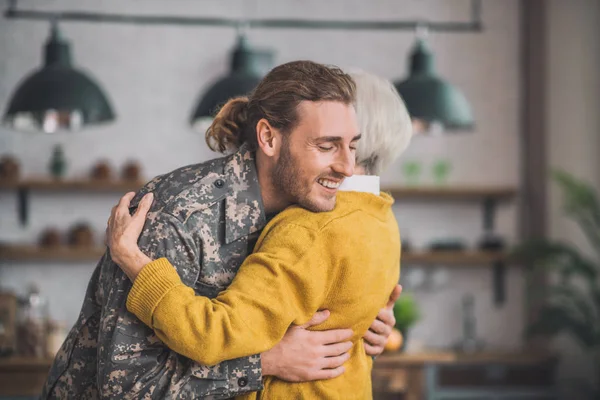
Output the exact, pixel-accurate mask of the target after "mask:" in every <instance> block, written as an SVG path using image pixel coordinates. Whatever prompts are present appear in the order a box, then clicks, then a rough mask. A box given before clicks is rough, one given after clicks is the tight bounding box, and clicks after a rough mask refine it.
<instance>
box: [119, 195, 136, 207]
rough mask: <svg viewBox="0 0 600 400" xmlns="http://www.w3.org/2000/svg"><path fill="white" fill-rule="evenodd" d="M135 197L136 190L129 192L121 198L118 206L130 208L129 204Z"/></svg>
mask: <svg viewBox="0 0 600 400" xmlns="http://www.w3.org/2000/svg"><path fill="white" fill-rule="evenodd" d="M134 197H135V192H127V193H125V195H124V196H123V197H121V200H119V204H118V207H126V208H129V204H131V200H133V198H134Z"/></svg>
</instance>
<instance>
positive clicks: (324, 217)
mask: <svg viewBox="0 0 600 400" xmlns="http://www.w3.org/2000/svg"><path fill="white" fill-rule="evenodd" d="M353 78H354V79H355V80H356V83H357V101H356V107H357V109H358V110H359V120H360V132H361V140H360V142H359V143H358V147H359V149H360V151H359V152H358V154H357V155H356V168H355V174H356V175H355V176H353V177H350V178H346V180H344V185H345V186H348V187H347V189H346V190H344V191H343V192H341V193H338V194H337V196H336V205H335V209H333V210H329V211H327V212H311V211H309V210H308V209H306V208H302V207H298V206H292V207H288V208H287V209H285V210H284V211H282V212H281V213H279V214H278V215H277V216H276V217H275V218H273V219H272V220H271V221H270V222H269V223H268V224H267V226H266V227H265V229H264V230H263V232H262V234H261V236H260V238H259V240H258V243H257V244H256V247H255V249H254V253H253V254H252V255H250V256H249V257H248V258H247V259H246V260H245V261H244V263H243V264H242V266H241V267H240V270H239V271H238V273H237V275H236V277H235V279H234V280H233V282H232V283H231V285H230V286H229V287H228V288H227V290H225V291H224V292H221V293H220V294H219V295H218V296H217V297H216V299H213V300H210V299H208V298H207V297H203V296H197V295H196V294H195V293H194V291H193V290H192V289H191V288H189V287H187V286H185V285H184V284H182V283H181V279H180V278H179V276H178V275H177V273H176V272H175V270H174V267H173V265H172V264H170V262H169V260H168V259H166V258H161V259H158V260H154V261H152V260H150V259H149V258H147V259H146V260H145V261H146V262H147V264H146V265H145V266H144V265H141V264H138V263H134V264H120V265H119V266H120V267H121V268H122V269H123V270H124V271H125V273H126V274H127V275H128V276H129V277H130V279H131V280H132V281H133V282H134V286H133V289H132V290H131V292H130V294H129V296H128V302H127V307H128V309H129V310H130V311H131V312H133V313H134V314H135V315H136V316H137V317H139V318H140V319H141V320H142V321H144V323H145V324H147V325H148V326H150V327H151V328H153V329H154V331H155V332H156V333H157V335H158V336H159V338H160V339H161V340H162V341H163V342H164V343H165V344H166V345H168V346H169V347H170V348H172V349H174V350H176V351H178V352H179V353H181V354H185V355H186V356H188V357H190V358H191V359H193V360H196V361H199V362H203V363H205V364H209V365H210V364H216V363H218V362H221V361H223V360H226V359H230V358H235V357H240V356H247V355H250V354H254V353H256V352H261V351H266V350H268V349H270V348H272V347H273V346H274V345H275V344H277V343H278V342H279V340H280V339H281V337H283V335H284V334H285V332H286V330H287V329H288V328H289V326H290V325H292V324H302V323H304V322H306V321H307V320H308V319H310V317H311V315H312V314H313V313H314V312H315V311H317V310H318V309H323V308H326V309H328V310H330V311H331V313H332V314H331V318H330V319H329V320H328V321H327V324H328V325H327V326H329V327H338V328H340V327H348V326H350V327H352V329H353V331H354V335H353V337H352V342H353V348H352V350H351V352H350V353H351V356H350V358H349V360H348V361H347V362H346V363H345V367H346V371H345V373H344V374H343V375H341V376H339V377H337V378H335V379H331V380H324V381H316V382H302V383H290V382H285V381H282V380H279V379H277V378H272V377H267V378H266V379H265V380H264V390H263V391H261V392H259V393H256V392H255V393H252V394H251V395H246V396H242V397H243V398H261V399H262V398H273V399H279V398H281V399H283V398H290V399H330V398H331V399H333V398H343V399H361V400H365V399H370V398H372V389H371V381H370V374H371V358H370V357H369V356H368V355H367V354H366V353H365V351H364V348H363V345H362V340H361V337H362V336H363V335H364V334H365V333H366V331H367V329H368V327H369V324H370V321H371V320H372V319H373V318H374V317H375V315H376V314H377V312H378V311H379V308H380V307H381V306H382V305H383V304H385V302H386V301H387V300H388V299H387V293H388V292H389V291H391V290H392V288H393V287H394V286H395V285H396V283H397V281H398V275H399V268H398V267H399V264H400V262H399V260H400V240H399V235H398V224H397V222H396V219H395V218H394V214H393V212H392V209H391V205H392V203H393V200H392V198H391V197H390V196H389V195H387V194H385V193H383V194H382V193H380V191H379V178H378V176H377V175H379V174H380V173H381V172H382V170H383V169H385V168H386V167H387V166H389V165H390V164H391V163H392V161H393V160H394V159H395V158H396V157H398V156H399V154H400V153H401V152H402V151H403V150H404V148H405V147H406V145H407V144H408V142H409V140H410V137H411V135H412V129H411V122H410V117H409V115H408V112H407V110H406V107H405V106H404V104H403V102H402V100H401V99H400V97H399V95H398V93H397V92H396V90H395V89H394V87H393V86H392V85H391V84H390V83H389V82H388V81H386V80H385V79H382V78H379V77H376V76H374V75H370V74H367V73H355V74H354V75H353ZM231 101H232V102H236V100H231ZM242 101H243V100H242ZM315 106H316V107H318V108H320V110H317V111H316V112H315V113H314V114H313V115H314V116H315V117H318V116H319V115H320V114H321V113H324V112H325V110H326V109H327V108H328V107H335V105H327V104H325V103H322V104H319V105H314V104H311V103H301V104H300V105H299V110H300V112H301V113H302V111H306V109H307V108H310V107H315ZM306 114H308V113H305V115H306ZM361 114H366V115H361ZM319 128H320V129H322V130H319ZM328 128H329V127H328V126H327V123H324V124H320V126H317V124H314V123H311V120H310V118H309V117H305V118H304V119H303V120H301V121H300V122H299V125H298V128H297V129H295V130H294V132H293V133H291V134H290V135H289V136H288V135H285V134H279V135H277V137H278V140H280V141H281V142H282V144H281V150H280V154H281V157H287V158H289V159H290V163H296V164H297V163H298V160H297V159H294V158H293V157H292V156H291V155H289V153H291V146H292V143H295V144H296V147H298V146H299V145H300V144H301V143H302V142H303V141H305V140H308V141H311V140H313V139H315V140H318V139H319V138H322V137H324V136H330V135H329V129H328ZM349 128H350V127H349ZM354 131H356V129H352V128H350V129H348V131H347V132H346V133H340V134H339V135H334V136H335V137H336V139H337V141H338V142H339V143H340V145H341V146H340V149H339V150H337V151H339V152H343V151H344V150H345V149H349V151H350V152H353V151H355V146H356V144H354V143H353V142H354V140H353V139H354V137H353V136H352V135H353V132H354ZM262 133H263V135H262V136H261V132H260V131H259V136H258V145H259V146H260V147H261V148H264V151H265V153H266V154H270V153H272V152H271V150H270V149H271V146H270V143H269V140H268V139H270V138H271V136H269V135H264V132H262ZM322 157H323V158H325V159H326V158H328V156H322ZM321 179H324V178H321ZM330 182H331V183H332V184H328V185H327V186H328V188H330V189H332V186H335V182H333V181H330ZM348 189H349V190H348ZM336 190H337V188H336ZM316 204H317V202H316V201H315V200H312V203H311V204H310V206H312V207H313V208H317V206H316ZM120 207H121V208H122V213H121V214H122V215H123V216H125V218H118V219H114V220H112V221H110V222H111V223H110V224H109V226H110V228H111V231H112V230H113V229H114V228H117V227H119V226H120V224H122V223H125V224H127V223H128V222H129V221H130V218H128V217H129V215H128V210H127V208H126V205H125V204H122V205H121V206H120ZM323 208H324V206H323V205H322V204H321V206H320V208H319V210H320V211H323ZM138 217H139V218H138V219H137V221H136V224H137V226H138V229H139V230H140V231H141V227H142V219H141V218H142V217H143V215H141V214H140V215H139V216H138ZM357 227H360V229H357ZM129 239H130V240H129V244H128V248H129V250H130V251H131V253H130V254H129V255H128V256H127V257H126V258H129V259H135V258H136V257H137V256H139V257H140V258H143V257H145V256H144V255H143V253H142V252H141V250H139V248H138V247H137V244H136V239H137V238H135V237H130V238H129ZM315 329H316V330H319V328H315ZM236 398H237V397H236Z"/></svg>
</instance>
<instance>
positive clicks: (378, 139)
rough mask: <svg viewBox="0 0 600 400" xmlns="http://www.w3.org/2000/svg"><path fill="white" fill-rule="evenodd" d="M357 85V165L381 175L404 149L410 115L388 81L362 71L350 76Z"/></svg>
mask: <svg viewBox="0 0 600 400" xmlns="http://www.w3.org/2000/svg"><path fill="white" fill-rule="evenodd" d="M349 74H350V76H351V77H352V79H353V80H354V82H355V83H356V115H357V119H358V127H359V131H360V133H361V134H362V136H361V139H360V140H359V141H358V147H357V149H356V164H357V165H360V166H362V167H363V168H364V169H365V173H366V174H368V175H380V174H381V173H382V172H383V171H384V170H385V169H386V168H387V167H389V166H390V165H391V164H392V163H393V162H394V161H395V160H396V158H398V156H399V155H400V154H401V153H402V152H403V151H404V150H405V149H406V147H407V146H408V144H409V142H410V139H411V137H412V134H413V129H412V123H411V120H410V115H409V114H408V111H407V109H406V106H405V105H404V101H402V98H401V97H400V95H399V94H398V92H397V91H396V88H394V86H393V85H392V84H391V82H389V81H388V80H387V79H384V78H381V77H379V76H377V75H374V74H370V73H368V72H364V71H353V72H350V73H349Z"/></svg>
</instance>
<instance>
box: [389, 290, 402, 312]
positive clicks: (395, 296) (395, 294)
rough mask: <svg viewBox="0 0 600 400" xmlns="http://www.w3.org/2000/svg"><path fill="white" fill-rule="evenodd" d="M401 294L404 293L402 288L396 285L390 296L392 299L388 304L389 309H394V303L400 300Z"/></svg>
mask: <svg viewBox="0 0 600 400" xmlns="http://www.w3.org/2000/svg"><path fill="white" fill-rule="evenodd" d="M400 293H402V286H401V285H396V287H394V290H392V293H391V294H390V298H389V300H388V302H387V304H386V307H387V308H392V307H394V303H396V300H398V297H400Z"/></svg>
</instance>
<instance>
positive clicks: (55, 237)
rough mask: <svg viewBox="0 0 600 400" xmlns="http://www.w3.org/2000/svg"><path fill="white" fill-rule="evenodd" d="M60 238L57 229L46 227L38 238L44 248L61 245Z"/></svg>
mask: <svg viewBox="0 0 600 400" xmlns="http://www.w3.org/2000/svg"><path fill="white" fill-rule="evenodd" d="M61 242H62V238H61V234H60V232H59V231H58V229H55V228H47V229H45V230H44V231H43V232H42V233H41V235H40V238H39V243H40V246H41V247H45V248H56V247H59V246H60V245H61Z"/></svg>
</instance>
